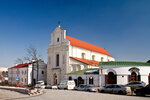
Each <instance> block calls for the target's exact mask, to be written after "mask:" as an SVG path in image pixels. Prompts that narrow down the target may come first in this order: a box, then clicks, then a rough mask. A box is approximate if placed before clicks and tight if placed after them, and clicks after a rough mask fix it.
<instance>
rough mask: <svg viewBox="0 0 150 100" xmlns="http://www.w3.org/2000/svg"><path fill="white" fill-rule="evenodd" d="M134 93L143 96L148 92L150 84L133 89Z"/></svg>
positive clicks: (149, 92)
mask: <svg viewBox="0 0 150 100" xmlns="http://www.w3.org/2000/svg"><path fill="white" fill-rule="evenodd" d="M134 93H135V94H136V95H139V96H145V95H146V94H150V84H149V85H147V86H145V87H142V88H139V89H135V91H134Z"/></svg>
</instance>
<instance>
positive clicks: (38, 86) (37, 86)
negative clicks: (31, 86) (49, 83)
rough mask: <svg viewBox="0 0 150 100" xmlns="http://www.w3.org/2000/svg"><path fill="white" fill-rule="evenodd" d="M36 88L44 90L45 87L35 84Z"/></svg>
mask: <svg viewBox="0 0 150 100" xmlns="http://www.w3.org/2000/svg"><path fill="white" fill-rule="evenodd" d="M35 88H42V89H44V88H45V85H44V84H35Z"/></svg>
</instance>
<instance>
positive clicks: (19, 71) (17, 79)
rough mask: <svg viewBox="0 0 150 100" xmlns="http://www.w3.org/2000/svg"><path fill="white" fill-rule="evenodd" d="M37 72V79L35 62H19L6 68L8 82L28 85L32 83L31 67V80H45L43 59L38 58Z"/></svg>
mask: <svg viewBox="0 0 150 100" xmlns="http://www.w3.org/2000/svg"><path fill="white" fill-rule="evenodd" d="M38 62H39V63H38V64H39V72H38V80H37V63H36V62H31V63H24V64H19V65H16V66H14V67H11V68H9V69H8V84H9V85H20V86H29V85H31V84H32V67H33V66H34V67H33V68H34V74H33V82H34V83H35V82H37V81H40V80H43V81H45V82H46V64H45V63H44V61H42V60H39V61H38Z"/></svg>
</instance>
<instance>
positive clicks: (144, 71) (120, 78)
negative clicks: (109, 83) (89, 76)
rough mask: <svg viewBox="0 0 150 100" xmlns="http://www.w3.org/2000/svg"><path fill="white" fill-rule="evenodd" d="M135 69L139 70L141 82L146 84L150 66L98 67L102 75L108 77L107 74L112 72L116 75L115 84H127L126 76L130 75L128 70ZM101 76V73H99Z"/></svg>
mask: <svg viewBox="0 0 150 100" xmlns="http://www.w3.org/2000/svg"><path fill="white" fill-rule="evenodd" d="M133 67H136V68H138V69H139V74H140V76H141V81H143V82H145V83H146V84H148V76H149V73H150V66H100V69H101V68H102V69H103V73H102V74H104V75H108V73H109V72H113V73H114V74H116V75H117V84H123V85H124V84H127V83H128V82H129V79H128V78H129V77H128V75H131V72H130V71H129V69H130V68H133ZM100 74H101V73H100Z"/></svg>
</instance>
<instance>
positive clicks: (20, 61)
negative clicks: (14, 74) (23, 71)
mask: <svg viewBox="0 0 150 100" xmlns="http://www.w3.org/2000/svg"><path fill="white" fill-rule="evenodd" d="M23 63H24V60H23V59H21V58H17V60H16V61H15V64H23Z"/></svg>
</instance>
